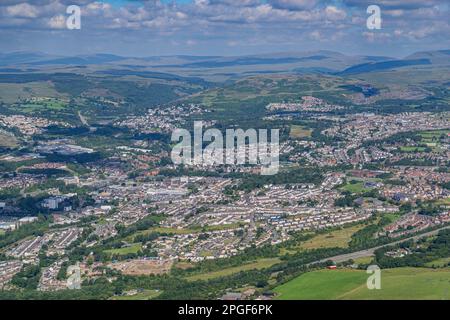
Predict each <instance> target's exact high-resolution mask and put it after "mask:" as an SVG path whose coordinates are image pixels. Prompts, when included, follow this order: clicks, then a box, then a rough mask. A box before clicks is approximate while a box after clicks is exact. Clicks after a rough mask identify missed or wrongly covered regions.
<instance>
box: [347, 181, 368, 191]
mask: <svg viewBox="0 0 450 320" xmlns="http://www.w3.org/2000/svg"><path fill="white" fill-rule="evenodd" d="M341 190H344V191H348V192H350V193H363V192H366V191H369V190H370V189H367V188H364V182H357V183H348V184H346V185H345V186H343V187H342V188H341Z"/></svg>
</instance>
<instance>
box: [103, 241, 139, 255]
mask: <svg viewBox="0 0 450 320" xmlns="http://www.w3.org/2000/svg"><path fill="white" fill-rule="evenodd" d="M141 249H142V245H141V244H140V243H135V244H132V245H131V246H129V247H124V248H119V249H111V250H105V251H104V252H105V253H108V254H113V255H126V254H130V253H138V252H139V251H140V250H141Z"/></svg>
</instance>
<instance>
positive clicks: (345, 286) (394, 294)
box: [274, 268, 450, 300]
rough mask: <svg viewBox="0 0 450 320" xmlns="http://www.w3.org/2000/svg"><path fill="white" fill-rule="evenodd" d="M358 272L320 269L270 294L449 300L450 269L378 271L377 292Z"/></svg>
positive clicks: (280, 296) (282, 296)
mask: <svg viewBox="0 0 450 320" xmlns="http://www.w3.org/2000/svg"><path fill="white" fill-rule="evenodd" d="M368 277H369V274H367V273H366V272H365V271H362V270H350V269H342V270H320V271H314V272H309V273H306V274H303V275H301V276H299V277H297V278H295V279H293V280H291V281H289V282H287V283H285V284H283V285H281V286H278V287H276V288H275V289H274V291H275V292H276V293H277V294H278V296H277V299H282V300H311V299H323V300H335V299H344V300H347V299H348V300H372V299H373V300H399V299H402V300H403V299H404V300H419V299H420V300H435V299H437V300H441V299H445V300H449V299H450V295H449V292H448V290H449V286H450V269H449V268H445V269H437V270H433V269H425V268H398V269H387V270H382V273H381V289H380V290H369V289H368V288H367V279H368Z"/></svg>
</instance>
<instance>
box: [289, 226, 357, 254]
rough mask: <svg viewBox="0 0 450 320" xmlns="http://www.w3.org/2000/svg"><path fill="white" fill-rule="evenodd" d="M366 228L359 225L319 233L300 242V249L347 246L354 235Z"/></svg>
mask: <svg viewBox="0 0 450 320" xmlns="http://www.w3.org/2000/svg"><path fill="white" fill-rule="evenodd" d="M362 228H364V226H363V225H357V226H353V227H349V228H344V229H341V230H336V231H332V232H329V233H325V234H319V235H317V236H315V237H314V238H312V239H310V240H308V241H305V242H302V243H300V244H299V246H298V248H299V249H318V248H334V247H339V248H347V247H348V243H349V241H350V240H351V237H352V235H353V234H354V233H355V232H356V231H359V230H361V229H362Z"/></svg>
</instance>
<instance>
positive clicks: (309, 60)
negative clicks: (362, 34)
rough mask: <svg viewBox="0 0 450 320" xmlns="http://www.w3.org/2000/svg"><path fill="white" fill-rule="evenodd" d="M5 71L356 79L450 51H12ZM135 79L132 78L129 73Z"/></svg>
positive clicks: (442, 57) (435, 59)
mask: <svg viewBox="0 0 450 320" xmlns="http://www.w3.org/2000/svg"><path fill="white" fill-rule="evenodd" d="M0 66H1V67H3V69H0V72H7V71H6V70H10V71H13V70H19V69H15V68H20V69H22V70H23V69H24V68H25V67H27V68H30V67H33V68H38V69H42V68H57V67H61V66H71V67H84V68H86V67H93V66H98V67H103V69H104V67H108V68H109V67H113V68H114V69H119V70H122V71H117V70H116V74H119V73H122V74H124V75H125V74H126V73H127V70H140V71H144V72H160V73H161V74H160V76H161V75H163V74H165V73H168V74H179V75H184V76H190V77H196V76H198V77H202V76H203V75H205V74H208V75H212V74H217V75H226V76H229V77H233V76H242V75H251V74H264V73H268V74H270V73H286V72H290V73H324V74H335V75H342V76H346V75H354V74H361V73H369V72H379V71H386V70H392V69H397V68H406V67H413V66H450V50H439V51H425V52H417V53H414V54H412V55H409V56H407V57H405V58H403V59H395V58H391V57H384V56H348V55H344V54H341V53H338V52H333V51H325V50H321V51H312V52H287V53H274V54H260V55H247V56H236V57H221V56H187V55H174V56H157V57H144V58H137V57H124V56H118V55H113V54H93V55H80V56H73V57H65V56H56V55H48V54H44V53H37V52H12V53H2V54H0ZM130 74H132V73H130Z"/></svg>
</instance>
